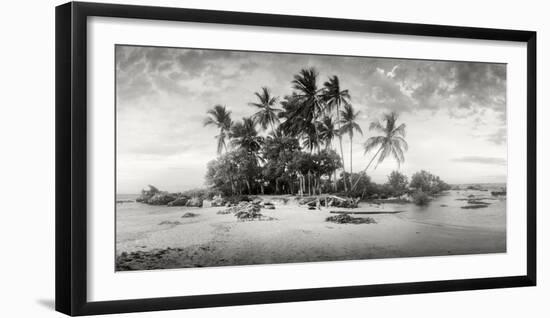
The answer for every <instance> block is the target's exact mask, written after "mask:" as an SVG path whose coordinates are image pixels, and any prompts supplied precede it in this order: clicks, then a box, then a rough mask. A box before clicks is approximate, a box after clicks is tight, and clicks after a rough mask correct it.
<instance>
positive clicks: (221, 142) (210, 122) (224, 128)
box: [204, 105, 233, 155]
mask: <svg viewBox="0 0 550 318" xmlns="http://www.w3.org/2000/svg"><path fill="white" fill-rule="evenodd" d="M206 113H207V114H208V117H207V118H206V119H205V120H204V126H215V127H217V128H219V129H220V133H219V134H218V135H217V136H216V138H217V139H218V149H217V151H218V155H219V154H221V153H222V149H225V151H226V152H227V146H226V144H225V138H226V137H227V135H228V133H229V130H230V129H231V125H232V124H233V122H232V120H231V111H228V110H227V109H226V108H225V106H222V105H216V106H214V108H212V109H210V110H208V111H207V112H206Z"/></svg>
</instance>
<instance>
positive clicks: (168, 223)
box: [159, 221, 181, 225]
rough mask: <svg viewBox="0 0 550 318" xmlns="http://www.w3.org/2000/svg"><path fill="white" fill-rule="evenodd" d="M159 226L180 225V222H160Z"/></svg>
mask: <svg viewBox="0 0 550 318" xmlns="http://www.w3.org/2000/svg"><path fill="white" fill-rule="evenodd" d="M159 225H181V222H180V221H162V222H160V223H159Z"/></svg>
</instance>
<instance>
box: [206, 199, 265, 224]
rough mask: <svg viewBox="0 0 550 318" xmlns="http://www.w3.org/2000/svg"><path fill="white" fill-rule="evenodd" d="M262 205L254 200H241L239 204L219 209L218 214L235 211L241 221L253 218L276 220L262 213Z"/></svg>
mask: <svg viewBox="0 0 550 318" xmlns="http://www.w3.org/2000/svg"><path fill="white" fill-rule="evenodd" d="M261 207H262V205H261V204H259V203H254V202H240V203H239V204H237V205H234V206H230V207H227V208H226V209H225V210H221V211H218V212H217V214H230V213H233V214H234V215H235V216H236V217H237V219H238V220H239V221H252V220H267V221H269V220H274V218H271V217H266V216H264V215H263V214H261V213H260V210H261Z"/></svg>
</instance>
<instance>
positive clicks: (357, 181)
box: [350, 146, 382, 191]
mask: <svg viewBox="0 0 550 318" xmlns="http://www.w3.org/2000/svg"><path fill="white" fill-rule="evenodd" d="M381 150H382V146H380V148H378V151H377V152H376V153H375V154H374V156H373V157H372V159H371V160H370V161H369V164H368V165H367V166H366V167H365V169H363V172H366V171H367V169H368V168H369V167H370V165H371V164H372V162H373V161H374V158H376V156H378V154H379V153H380V151H381ZM359 180H361V178H357V180H356V181H355V183H354V184H353V185H352V187H351V189H350V191H353V189H355V187H356V186H357V183H359Z"/></svg>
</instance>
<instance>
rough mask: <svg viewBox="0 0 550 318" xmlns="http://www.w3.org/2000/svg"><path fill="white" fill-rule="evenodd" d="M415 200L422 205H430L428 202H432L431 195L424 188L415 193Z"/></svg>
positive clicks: (415, 202)
mask: <svg viewBox="0 0 550 318" xmlns="http://www.w3.org/2000/svg"><path fill="white" fill-rule="evenodd" d="M413 202H414V204H416V205H420V206H424V205H428V203H430V197H429V196H428V195H427V194H426V193H425V192H423V191H422V190H419V191H417V192H415V193H414V194H413Z"/></svg>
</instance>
